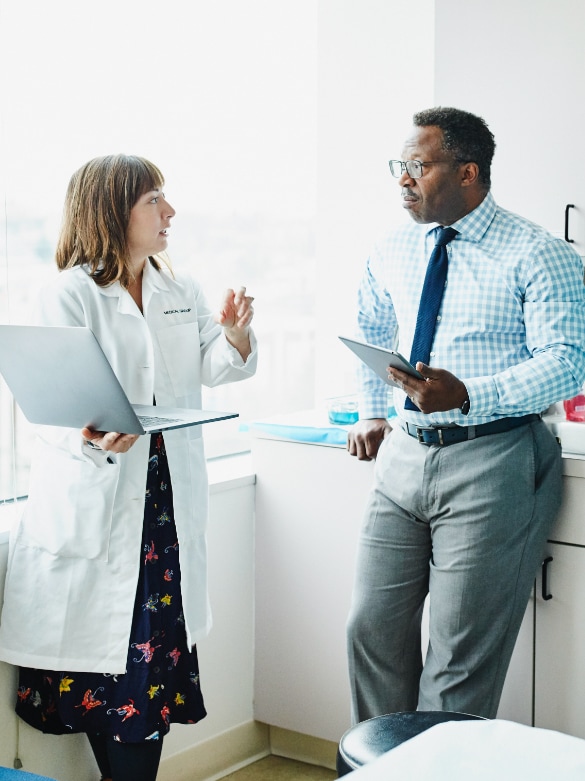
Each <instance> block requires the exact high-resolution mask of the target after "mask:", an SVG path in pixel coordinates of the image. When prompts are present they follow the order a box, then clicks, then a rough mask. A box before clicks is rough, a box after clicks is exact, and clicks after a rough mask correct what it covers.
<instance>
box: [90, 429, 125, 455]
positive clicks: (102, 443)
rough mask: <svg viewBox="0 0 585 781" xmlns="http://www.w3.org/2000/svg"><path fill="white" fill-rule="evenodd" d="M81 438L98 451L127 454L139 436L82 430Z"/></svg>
mask: <svg viewBox="0 0 585 781" xmlns="http://www.w3.org/2000/svg"><path fill="white" fill-rule="evenodd" d="M81 436H82V437H83V439H84V441H85V442H91V445H92V446H93V447H94V448H96V449H99V450H107V451H109V452H110V453H127V452H128V451H129V450H130V448H131V447H132V445H133V444H134V443H135V442H136V440H137V439H138V437H139V434H118V432H116V431H92V430H91V429H90V428H82V429H81Z"/></svg>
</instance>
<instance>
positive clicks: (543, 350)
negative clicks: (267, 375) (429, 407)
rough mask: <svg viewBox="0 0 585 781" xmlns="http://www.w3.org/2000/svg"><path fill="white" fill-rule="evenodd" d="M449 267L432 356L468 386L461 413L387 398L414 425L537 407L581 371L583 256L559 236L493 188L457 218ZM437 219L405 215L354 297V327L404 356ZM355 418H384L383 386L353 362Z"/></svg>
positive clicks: (472, 420) (582, 378)
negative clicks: (506, 205)
mask: <svg viewBox="0 0 585 781" xmlns="http://www.w3.org/2000/svg"><path fill="white" fill-rule="evenodd" d="M453 227H454V228H455V229H456V230H457V231H459V234H458V235H457V236H456V237H455V239H454V240H453V241H452V242H451V243H450V244H449V245H448V248H447V249H448V253H449V273H448V277H447V285H446V288H445V294H444V297H443V302H442V306H441V310H440V314H439V320H438V322H437V329H436V332H435V337H434V342H433V347H432V352H431V359H430V365H432V366H436V367H437V368H441V369H447V370H448V371H450V372H452V373H453V374H454V375H455V376H457V377H458V378H459V379H460V380H462V381H463V382H464V383H465V385H466V387H467V390H468V393H469V399H470V402H471V408H470V412H469V415H467V416H465V415H462V414H461V413H460V412H459V410H450V411H448V412H436V413H433V414H430V415H424V414H423V413H422V412H416V411H414V412H412V411H410V410H405V409H404V400H405V394H404V393H403V391H401V390H398V389H395V390H394V406H395V407H396V411H397V413H398V415H399V417H401V418H402V419H404V420H408V421H410V422H412V423H416V424H418V425H425V426H429V425H437V424H443V425H444V424H454V423H455V424H459V425H478V424H480V423H486V422H488V421H490V420H495V419H497V418H501V417H510V416H518V415H526V414H528V413H533V412H543V411H544V410H546V409H547V407H549V406H550V404H553V403H554V402H556V401H560V400H561V399H568V398H571V397H572V396H575V395H576V394H577V393H578V392H579V389H580V388H581V386H582V385H583V383H584V382H585V286H584V284H583V264H582V262H581V259H580V257H579V256H578V255H577V253H576V252H575V251H574V250H573V249H572V248H571V247H570V245H569V244H567V242H565V241H563V240H562V239H558V238H555V237H554V236H552V235H551V234H550V233H548V232H547V231H545V230H544V229H543V228H540V227H539V226H537V225H535V224H534V223H531V222H529V221H528V220H525V219H524V218H522V217H519V216H518V215H516V214H512V213H511V212H508V211H505V210H504V209H501V208H499V207H498V206H497V205H496V203H495V201H494V199H493V197H492V195H491V193H488V195H487V196H486V198H485V199H484V200H483V202H482V203H481V204H480V205H479V206H478V207H477V208H476V209H475V210H474V211H472V212H471V213H470V214H467V215H466V216H465V217H463V218H462V219H461V220H458V221H457V222H455V223H453ZM436 229H437V226H436V224H433V225H419V224H417V223H414V222H413V223H408V224H406V225H404V226H402V227H400V228H397V229H396V230H394V231H392V232H391V233H390V234H389V235H388V236H387V237H386V238H385V239H384V240H383V241H382V242H380V243H379V244H378V245H377V246H376V248H375V250H374V252H373V253H372V255H371V256H370V258H369V260H368V263H367V266H366V270H365V273H364V277H363V279H362V283H361V286H360V289H359V296H358V306H359V313H358V334H357V338H359V339H362V340H363V341H366V342H370V343H372V344H377V345H381V346H382V347H389V348H392V349H395V350H399V352H401V353H402V354H403V355H405V356H406V357H407V358H408V357H409V355H410V348H411V344H412V339H413V335H414V329H415V326H416V317H417V311H418V304H419V300H420V294H421V290H422V285H423V281H424V276H425V272H426V267H427V263H428V258H429V257H430V254H431V252H432V248H433V246H434V243H435V234H436ZM359 373H360V374H359V379H360V388H361V393H360V417H361V418H384V417H386V415H387V408H388V385H386V384H385V383H384V382H383V380H381V379H380V378H379V377H377V375H375V374H374V373H373V372H372V371H371V370H370V369H368V367H367V366H365V364H364V365H360V369H359Z"/></svg>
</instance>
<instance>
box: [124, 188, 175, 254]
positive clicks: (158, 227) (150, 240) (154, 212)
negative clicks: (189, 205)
mask: <svg viewBox="0 0 585 781" xmlns="http://www.w3.org/2000/svg"><path fill="white" fill-rule="evenodd" d="M174 216H175V210H174V209H173V207H172V206H171V205H170V203H169V202H168V201H167V200H166V198H165V196H164V193H163V192H162V190H149V191H148V192H146V193H144V195H142V196H141V197H140V198H139V199H138V201H137V202H136V203H135V205H134V206H133V207H132V210H131V212H130V221H129V222H128V229H127V231H126V242H127V244H128V249H129V252H130V258H131V260H132V262H133V263H134V264H137V265H138V264H142V263H143V262H144V261H145V260H146V258H148V257H149V255H157V254H158V253H159V252H163V251H164V250H165V249H166V248H167V243H168V229H169V228H170V226H171V219H172V218H173V217H174Z"/></svg>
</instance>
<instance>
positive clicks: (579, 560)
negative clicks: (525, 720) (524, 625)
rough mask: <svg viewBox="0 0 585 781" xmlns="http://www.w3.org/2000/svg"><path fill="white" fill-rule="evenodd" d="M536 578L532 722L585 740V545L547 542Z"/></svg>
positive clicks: (537, 725) (536, 725)
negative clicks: (544, 571) (545, 555)
mask: <svg viewBox="0 0 585 781" xmlns="http://www.w3.org/2000/svg"><path fill="white" fill-rule="evenodd" d="M548 555H549V556H552V561H551V562H549V564H548V566H547V578H546V580H547V583H546V588H547V591H548V593H549V594H552V599H549V600H544V599H543V598H542V574H541V575H540V576H539V578H538V581H537V596H536V599H537V609H536V626H535V691H534V707H535V717H534V726H535V727H544V728H547V729H554V730H558V731H560V732H566V733H568V734H569V735H574V736H575V737H579V738H585V600H584V599H583V594H585V548H582V547H578V546H574V545H562V544H553V543H549V545H548Z"/></svg>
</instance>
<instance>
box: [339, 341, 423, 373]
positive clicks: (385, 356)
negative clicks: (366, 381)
mask: <svg viewBox="0 0 585 781" xmlns="http://www.w3.org/2000/svg"><path fill="white" fill-rule="evenodd" d="M339 339H341V341H342V342H343V344H344V345H345V346H346V347H349V349H350V350H351V351H352V352H354V353H355V354H356V355H357V357H358V358H360V359H361V360H362V361H363V362H364V363H365V364H367V365H368V366H369V367H370V369H372V370H373V371H375V372H376V374H377V375H378V377H381V378H382V379H383V380H384V382H387V383H388V385H396V383H395V382H394V381H393V380H391V379H390V378H389V376H388V372H387V369H388V367H389V366H392V367H393V368H394V369H400V371H402V372H406V373H407V374H410V375H411V376H412V377H416V378H417V379H419V380H423V379H424V377H423V376H422V374H421V373H420V372H418V371H417V370H416V369H415V368H414V366H413V365H412V364H411V363H410V362H409V361H407V360H406V358H405V357H404V356H403V355H400V353H397V352H396V350H388V349H387V348H386V347H378V346H377V345H375V344H369V343H368V342H360V341H357V340H356V339H349V338H348V337H347V336H340V337H339Z"/></svg>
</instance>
